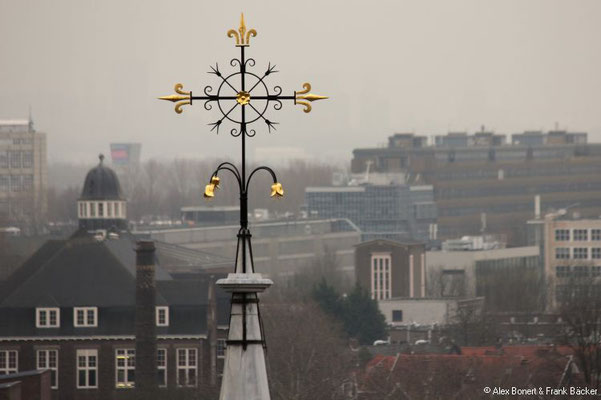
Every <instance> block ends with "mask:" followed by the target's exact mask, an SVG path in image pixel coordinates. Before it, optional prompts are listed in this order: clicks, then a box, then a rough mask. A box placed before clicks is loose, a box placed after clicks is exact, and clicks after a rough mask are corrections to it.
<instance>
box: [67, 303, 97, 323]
mask: <svg viewBox="0 0 601 400" xmlns="http://www.w3.org/2000/svg"><path fill="white" fill-rule="evenodd" d="M73 325H74V326H75V327H95V326H98V308H96V307H75V308H74V309H73Z"/></svg>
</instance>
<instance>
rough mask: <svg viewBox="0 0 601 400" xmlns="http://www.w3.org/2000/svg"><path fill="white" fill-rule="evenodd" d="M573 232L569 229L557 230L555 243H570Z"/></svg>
mask: <svg viewBox="0 0 601 400" xmlns="http://www.w3.org/2000/svg"><path fill="white" fill-rule="evenodd" d="M570 237H571V232H570V230H569V229H555V241H556V242H568V241H570Z"/></svg>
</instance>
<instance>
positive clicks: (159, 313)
mask: <svg viewBox="0 0 601 400" xmlns="http://www.w3.org/2000/svg"><path fill="white" fill-rule="evenodd" d="M156 323H157V326H169V307H166V306H159V307H157V308H156Z"/></svg>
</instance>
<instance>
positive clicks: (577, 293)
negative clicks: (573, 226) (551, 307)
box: [557, 265, 601, 388]
mask: <svg viewBox="0 0 601 400" xmlns="http://www.w3.org/2000/svg"><path fill="white" fill-rule="evenodd" d="M581 268H583V270H582V272H583V274H581V276H574V277H571V278H569V279H568V280H567V282H564V283H563V284H561V285H558V287H557V300H558V302H559V312H560V315H561V319H562V320H563V321H564V323H565V325H566V328H565V331H564V337H565V341H566V343H567V344H568V345H569V346H570V347H572V349H573V351H574V356H575V357H576V360H577V362H578V366H579V367H580V370H581V371H582V374H583V376H584V380H585V381H586V383H587V385H589V386H590V387H592V388H599V387H600V386H601V278H596V279H591V278H590V276H586V275H588V274H590V272H588V273H586V274H585V273H584V272H585V271H587V269H588V271H590V266H588V265H583V266H582V267H581Z"/></svg>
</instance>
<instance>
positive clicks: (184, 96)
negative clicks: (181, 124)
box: [159, 83, 192, 114]
mask: <svg viewBox="0 0 601 400" xmlns="http://www.w3.org/2000/svg"><path fill="white" fill-rule="evenodd" d="M183 89H184V85H182V84H181V83H176V84H175V88H174V90H175V91H176V92H177V93H179V95H177V94H171V95H169V96H161V97H159V100H167V101H172V102H174V103H176V104H175V112H176V113H178V114H181V113H182V106H185V105H188V104H192V92H187V91H185V90H183Z"/></svg>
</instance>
